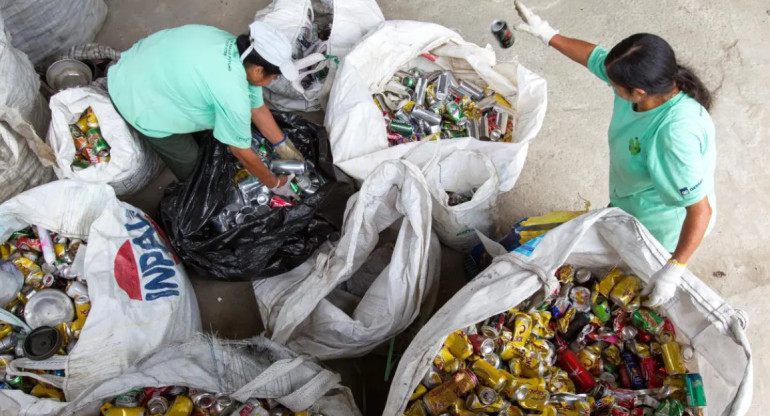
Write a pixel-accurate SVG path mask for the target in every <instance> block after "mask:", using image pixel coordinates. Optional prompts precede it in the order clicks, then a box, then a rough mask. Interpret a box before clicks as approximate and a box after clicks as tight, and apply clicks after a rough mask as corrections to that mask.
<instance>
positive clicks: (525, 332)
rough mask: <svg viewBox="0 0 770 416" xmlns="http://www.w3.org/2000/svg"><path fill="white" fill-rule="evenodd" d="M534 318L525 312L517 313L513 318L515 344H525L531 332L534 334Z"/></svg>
mask: <svg viewBox="0 0 770 416" xmlns="http://www.w3.org/2000/svg"><path fill="white" fill-rule="evenodd" d="M532 324H533V320H532V317H531V316H529V314H527V313H524V312H518V313H516V317H515V318H513V340H512V342H513V345H514V346H519V347H521V346H524V345H525V344H526V343H527V341H528V340H529V336H530V334H532Z"/></svg>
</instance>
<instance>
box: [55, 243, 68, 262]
mask: <svg viewBox="0 0 770 416" xmlns="http://www.w3.org/2000/svg"><path fill="white" fill-rule="evenodd" d="M53 252H54V254H56V258H57V259H60V258H62V257H63V256H64V254H65V253H67V245H66V244H64V243H57V244H54V245H53Z"/></svg>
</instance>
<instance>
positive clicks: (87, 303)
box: [75, 296, 91, 328]
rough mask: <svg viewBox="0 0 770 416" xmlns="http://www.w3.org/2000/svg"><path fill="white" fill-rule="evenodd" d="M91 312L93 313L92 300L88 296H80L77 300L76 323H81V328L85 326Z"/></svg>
mask: <svg viewBox="0 0 770 416" xmlns="http://www.w3.org/2000/svg"><path fill="white" fill-rule="evenodd" d="M89 312H91V300H90V299H89V298H88V296H78V297H77V299H75V321H76V322H80V327H81V328H82V326H83V325H85V322H86V318H87V317H88V313H89Z"/></svg>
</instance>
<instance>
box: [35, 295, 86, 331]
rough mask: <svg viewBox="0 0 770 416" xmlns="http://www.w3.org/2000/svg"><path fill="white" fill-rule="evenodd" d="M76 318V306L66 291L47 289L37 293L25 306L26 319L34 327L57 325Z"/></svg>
mask: <svg viewBox="0 0 770 416" xmlns="http://www.w3.org/2000/svg"><path fill="white" fill-rule="evenodd" d="M74 319H75V307H74V305H73V304H72V299H70V297H69V296H67V294H66V293H64V292H62V291H61V290H56V289H46V290H43V291H40V292H39V293H37V294H35V296H33V297H32V298H30V299H29V300H28V301H27V304H26V305H25V307H24V321H26V322H27V324H28V325H29V326H30V327H32V328H33V329H34V328H37V327H40V326H56V325H58V324H60V323H62V322H71V321H72V320H74Z"/></svg>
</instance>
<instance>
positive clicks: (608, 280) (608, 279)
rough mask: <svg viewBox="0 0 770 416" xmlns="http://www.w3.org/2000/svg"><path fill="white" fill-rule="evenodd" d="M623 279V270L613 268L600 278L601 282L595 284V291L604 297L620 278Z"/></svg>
mask: <svg viewBox="0 0 770 416" xmlns="http://www.w3.org/2000/svg"><path fill="white" fill-rule="evenodd" d="M621 279H623V272H621V271H620V270H619V269H613V270H611V271H610V272H609V273H607V275H606V276H604V279H602V281H601V282H599V283H597V284H596V287H595V288H594V290H595V291H597V292H599V293H601V294H602V295H603V296H604V297H605V298H608V297H610V292H612V289H613V288H614V287H615V285H617V284H618V283H619V282H620V280H621Z"/></svg>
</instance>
